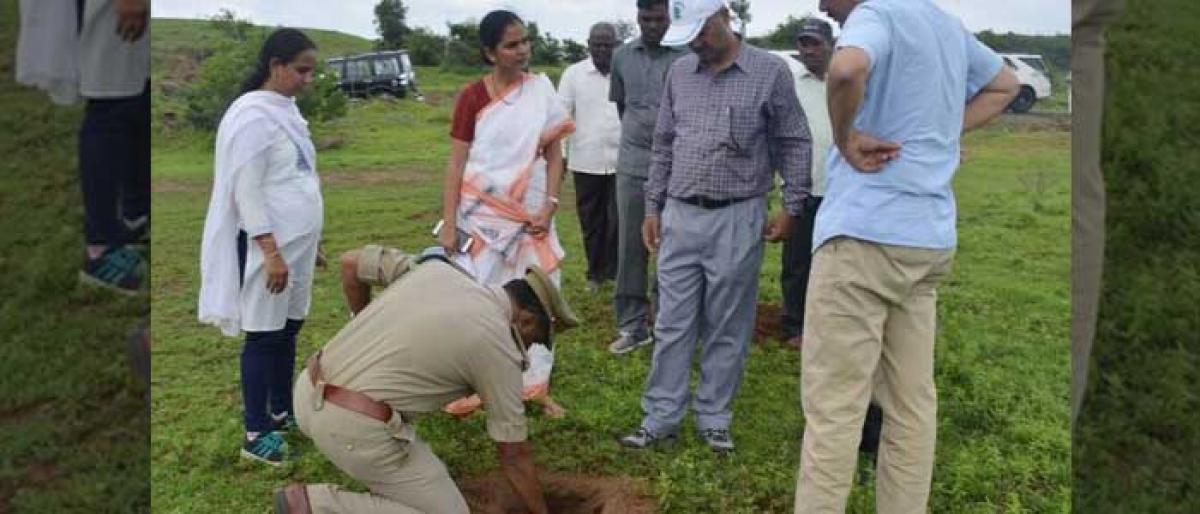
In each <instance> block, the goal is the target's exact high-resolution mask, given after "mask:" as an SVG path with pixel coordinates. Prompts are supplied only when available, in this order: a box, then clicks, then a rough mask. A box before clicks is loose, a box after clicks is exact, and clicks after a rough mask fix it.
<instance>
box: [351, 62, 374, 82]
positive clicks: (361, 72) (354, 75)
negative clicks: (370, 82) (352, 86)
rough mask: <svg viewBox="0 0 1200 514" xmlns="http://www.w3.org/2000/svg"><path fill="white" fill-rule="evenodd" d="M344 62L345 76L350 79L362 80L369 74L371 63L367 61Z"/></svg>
mask: <svg viewBox="0 0 1200 514" xmlns="http://www.w3.org/2000/svg"><path fill="white" fill-rule="evenodd" d="M346 64H347V65H346V76H347V77H348V78H349V79H350V80H363V79H365V78H368V77H370V76H371V63H369V62H367V61H363V60H358V61H350V62H348V63H346Z"/></svg>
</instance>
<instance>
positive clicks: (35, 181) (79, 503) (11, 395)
mask: <svg viewBox="0 0 1200 514" xmlns="http://www.w3.org/2000/svg"><path fill="white" fill-rule="evenodd" d="M16 11H17V1H16V0H0V48H2V49H3V50H2V51H0V127H3V129H0V130H2V131H3V132H2V133H0V155H3V156H4V159H3V160H0V275H2V276H3V277H4V279H3V280H0V391H3V393H4V394H3V395H0V512H4V513H7V512H31V513H43V512H44V513H51V512H149V510H150V485H149V483H147V482H146V477H147V476H148V474H149V467H150V466H149V451H148V440H149V433H148V430H149V420H148V416H147V413H146V411H145V403H144V402H143V392H144V391H143V388H142V386H141V385H140V384H139V383H138V381H137V380H136V379H135V378H134V376H133V373H132V372H131V371H130V368H129V364H128V363H127V361H126V354H125V351H126V350H125V348H126V340H125V337H126V334H127V332H128V331H129V330H130V329H132V328H134V327H135V326H139V325H144V324H145V323H146V321H147V318H148V317H149V301H148V299H147V297H145V296H142V297H141V298H125V297H121V296H117V295H115V294H111V293H107V292H103V291H96V290H92V289H89V288H86V287H85V286H81V285H79V284H78V282H77V272H78V269H79V266H80V265H81V264H82V260H83V235H82V233H81V232H82V224H83V218H82V213H83V207H82V199H81V197H80V193H79V186H78V183H79V180H78V172H77V171H76V169H77V168H76V162H75V146H76V132H77V130H78V126H79V122H80V117H81V116H80V115H81V109H80V108H78V107H74V108H63V107H57V106H53V105H51V104H50V101H49V99H48V98H47V97H46V96H45V95H43V94H42V93H40V92H37V91H34V90H31V89H27V88H23V87H18V86H17V85H16V84H14V83H13V72H14V70H13V66H14V64H13V62H12V59H13V54H14V53H15V52H14V49H15V48H16V34H17V32H16V29H17V27H16V24H17V20H18V17H17V12H16Z"/></svg>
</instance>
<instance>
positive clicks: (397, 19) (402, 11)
mask: <svg viewBox="0 0 1200 514" xmlns="http://www.w3.org/2000/svg"><path fill="white" fill-rule="evenodd" d="M407 15H408V8H407V7H405V6H404V3H403V2H401V1H400V0H379V3H378V4H375V32H376V33H378V34H379V39H378V40H377V41H376V42H375V47H376V48H377V49H379V50H399V49H401V48H404V43H405V40H406V38H408V35H409V33H411V32H412V30H410V29H409V28H408V25H407V24H406V22H405V17H406V16H407Z"/></svg>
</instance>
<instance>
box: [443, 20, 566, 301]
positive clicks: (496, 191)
mask: <svg viewBox="0 0 1200 514" xmlns="http://www.w3.org/2000/svg"><path fill="white" fill-rule="evenodd" d="M480 40H481V43H482V47H483V48H482V51H483V55H484V58H485V59H486V60H487V61H488V62H489V63H491V64H492V71H491V73H489V74H487V75H486V76H485V77H484V78H483V79H481V80H479V81H477V82H474V83H472V84H469V85H467V87H465V88H464V89H463V92H462V93H461V94H460V95H459V98H458V102H457V104H456V105H455V110H454V120H453V126H452V128H451V133H450V135H451V155H450V164H449V166H448V167H447V170H446V181H445V189H444V191H443V197H442V200H443V213H442V214H443V219H444V220H446V223H445V224H444V225H443V227H442V230H441V232H440V233H439V235H438V238H439V242H440V244H441V245H442V247H443V248H445V249H446V251H447V253H449V254H450V255H453V256H455V260H456V261H457V262H458V263H459V264H460V265H462V266H463V267H464V268H466V269H467V270H469V271H471V272H472V273H473V274H475V277H476V279H477V280H478V281H479V282H480V283H483V284H495V285H499V284H503V283H505V282H507V281H509V280H513V279H518V278H521V277H522V276H524V275H525V268H526V267H528V266H529V265H533V264H536V265H538V266H540V267H541V268H542V269H544V270H546V271H547V272H548V273H550V276H551V278H552V279H553V280H554V281H555V284H556V285H557V284H558V282H559V276H560V273H559V271H558V268H559V261H560V260H561V259H562V257H563V249H562V245H561V244H559V241H558V235H557V233H556V232H555V229H554V223H553V216H554V213H555V211H556V210H557V209H558V203H559V200H558V193H559V189H560V187H561V186H562V176H563V159H562V151H561V146H560V142H561V140H562V138H563V137H565V136H566V135H568V134H569V133H570V132H572V131H573V130H574V123H573V122H572V121H571V119H570V117H569V116H568V115H567V111H566V109H565V108H564V107H563V106H562V104H561V102H560V101H559V100H558V96H557V94H556V92H555V89H554V85H553V84H551V83H550V79H548V78H546V76H545V75H532V74H529V73H526V72H525V71H524V70H525V67H526V65H527V64H528V62H529V54H530V49H529V39H528V37H527V36H526V33H525V26H524V23H523V22H522V21H521V19H520V18H518V17H517V15H515V14H513V13H511V12H508V11H493V12H491V13H489V14H488V15H487V16H486V17H485V18H484V19H483V21H482V22H481V23H480ZM460 231H461V232H463V233H465V234H466V235H469V236H471V237H473V238H474V243H473V244H472V245H471V247H470V249H468V250H467V252H466V253H461V252H460V251H461V247H460V246H459V244H458V242H457V241H458V239H459V232H460Z"/></svg>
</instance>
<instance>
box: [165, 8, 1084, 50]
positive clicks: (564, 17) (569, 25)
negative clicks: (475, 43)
mask: <svg viewBox="0 0 1200 514" xmlns="http://www.w3.org/2000/svg"><path fill="white" fill-rule="evenodd" d="M817 2H818V0H751V2H750V17H751V21H750V25H749V30H748V32H750V35H751V36H760V35H763V34H764V33H766V32H769V31H770V30H771V29H772V28H774V27H775V26H776V25H778V24H779V23H780V22H781V21H783V19H784V18H786V17H787V16H788V15H793V16H797V17H799V16H803V15H805V14H816V15H820V13H819V12H818V10H817ZM934 2H935V3H937V4H938V5H941V6H942V7H943V8H944V9H946V10H947V11H949V12H950V13H952V14H955V15H957V16H959V17H960V18H962V20H963V23H964V24H966V26H967V27H968V28H969V29H971V30H972V31H976V32H978V31H981V30H984V29H991V30H994V31H997V32H1007V31H1013V32H1018V33H1024V34H1067V33H1069V32H1070V30H1071V8H1070V6H1071V4H1070V0H1009V1H1007V2H996V1H991V0H984V1H979V0H934ZM376 3H378V0H337V1H328V0H152V1H151V11H152V12H153V14H154V16H155V17H164V18H208V17H211V16H212V15H214V14H216V13H217V11H218V10H220V9H221V8H228V9H230V10H232V11H233V12H235V13H237V14H238V16H239V17H241V18H247V19H249V20H251V21H253V22H254V23H256V24H260V25H287V26H295V27H309V28H318V29H330V30H339V31H342V32H347V33H350V34H355V35H359V36H362V37H365V38H370V39H374V38H375V37H376V34H375V26H374V13H373V12H372V9H373V7H374V5H375V4H376ZM404 5H406V6H407V7H408V23H409V26H412V27H428V28H430V29H432V30H433V31H435V32H437V33H439V34H445V33H446V22H448V21H454V22H457V21H462V20H466V19H468V18H474V19H477V20H478V19H479V18H482V17H483V15H484V14H486V13H487V12H488V11H490V10H492V9H501V8H504V9H510V10H513V11H515V12H516V13H517V14H519V15H520V16H521V17H522V18H524V19H525V20H526V21H536V22H537V24H538V26H539V27H541V28H542V30H543V31H545V32H549V33H550V34H552V35H553V36H554V37H557V38H560V39H562V38H569V39H574V40H576V41H580V42H582V41H583V40H585V39H587V30H588V27H589V26H591V24H592V23H594V22H596V21H601V20H617V19H624V20H629V21H633V20H634V18H635V17H636V11H637V7H636V2H635V0H404ZM835 30H836V29H835Z"/></svg>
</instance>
